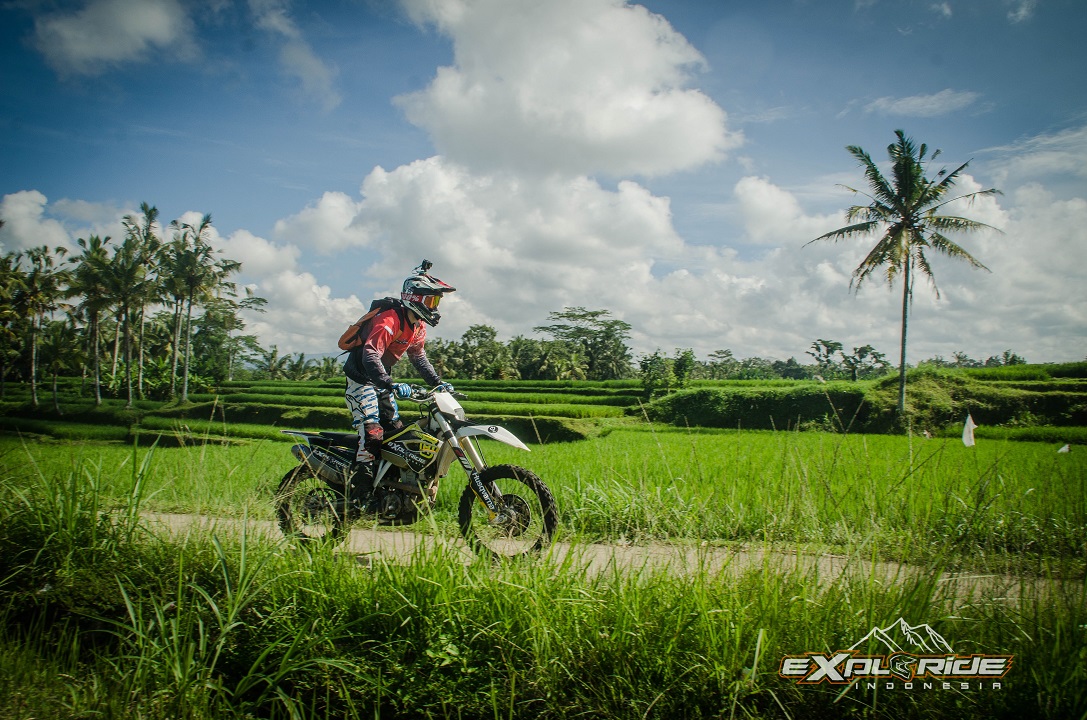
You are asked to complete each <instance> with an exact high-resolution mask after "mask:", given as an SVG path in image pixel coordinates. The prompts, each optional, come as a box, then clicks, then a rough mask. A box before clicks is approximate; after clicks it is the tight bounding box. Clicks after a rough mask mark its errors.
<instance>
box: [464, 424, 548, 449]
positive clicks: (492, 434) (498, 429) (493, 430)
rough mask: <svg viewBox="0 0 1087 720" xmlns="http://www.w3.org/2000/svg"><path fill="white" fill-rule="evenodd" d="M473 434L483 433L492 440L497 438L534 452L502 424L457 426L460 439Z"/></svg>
mask: <svg viewBox="0 0 1087 720" xmlns="http://www.w3.org/2000/svg"><path fill="white" fill-rule="evenodd" d="M471 435H482V436H483V437H488V438H491V439H492V440H497V441H499V442H504V443H506V444H507V445H512V446H514V447H515V448H520V449H521V450H527V451H528V452H532V451H531V450H529V449H528V446H527V445H525V444H524V443H523V442H521V441H520V440H519V439H518V438H517V436H516V435H514V434H513V433H511V432H510V431H509V430H507V429H506V428H504V427H502V426H501V425H462V426H461V427H459V428H457V438H458V439H459V438H462V437H469V436H471Z"/></svg>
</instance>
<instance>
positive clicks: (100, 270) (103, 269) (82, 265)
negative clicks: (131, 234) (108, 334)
mask: <svg viewBox="0 0 1087 720" xmlns="http://www.w3.org/2000/svg"><path fill="white" fill-rule="evenodd" d="M109 241H110V238H109V236H108V235H107V236H106V238H105V239H102V238H101V237H99V236H98V235H91V236H90V238H88V239H86V240H84V239H83V238H79V239H78V240H76V244H77V245H79V247H80V248H82V250H83V253H82V254H81V255H79V256H78V257H76V258H74V259H73V262H75V263H76V267H75V270H74V271H73V272H72V278H71V283H70V284H69V286H68V291H69V295H71V296H73V297H79V298H81V301H80V303H79V310H80V311H81V312H82V313H83V315H84V316H85V317H86V319H87V331H88V335H89V337H88V338H87V344H88V345H89V348H88V349H89V352H90V356H91V358H92V360H91V362H92V364H93V372H94V404H95V406H98V405H101V404H102V365H101V355H102V353H101V350H100V348H99V340H100V335H101V320H102V313H103V312H104V311H105V310H106V309H108V308H109V303H110V298H109V288H108V287H107V284H106V283H107V280H106V275H107V273H108V270H109V255H108V254H107V253H106V245H107V244H109Z"/></svg>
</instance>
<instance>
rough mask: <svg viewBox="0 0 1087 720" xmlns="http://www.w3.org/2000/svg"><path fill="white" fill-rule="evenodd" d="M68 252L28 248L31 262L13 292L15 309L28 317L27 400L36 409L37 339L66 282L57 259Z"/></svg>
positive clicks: (43, 246)
mask: <svg viewBox="0 0 1087 720" xmlns="http://www.w3.org/2000/svg"><path fill="white" fill-rule="evenodd" d="M66 252H67V251H66V250H65V249H64V248H63V247H58V248H56V249H54V250H50V249H49V248H48V247H47V246H45V245H42V246H40V247H35V248H30V249H29V250H27V251H26V257H27V259H28V260H30V269H29V270H28V271H27V273H26V275H25V277H24V279H23V284H22V286H21V287H20V288H19V289H18V290H17V291H16V294H15V306H16V308H19V309H21V310H23V311H24V312H25V314H26V316H28V317H29V318H30V399H31V401H32V402H33V404H34V407H35V408H36V407H38V340H39V337H40V334H41V329H42V326H43V324H44V322H45V318H46V315H48V314H49V313H52V312H53V311H54V310H56V309H57V307H58V303H59V301H60V298H61V297H62V295H63V288H64V285H65V284H66V283H67V281H68V271H67V270H64V269H61V268H59V267H58V264H59V263H58V262H57V260H58V259H59V258H61V257H63V256H64V255H65V253H66Z"/></svg>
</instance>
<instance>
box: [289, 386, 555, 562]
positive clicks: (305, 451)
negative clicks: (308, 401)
mask: <svg viewBox="0 0 1087 720" xmlns="http://www.w3.org/2000/svg"><path fill="white" fill-rule="evenodd" d="M411 390H412V396H411V399H413V400H415V401H416V402H418V403H419V409H420V411H421V412H422V417H421V418H420V419H419V420H418V421H417V422H415V423H411V424H408V425H407V426H405V427H404V428H403V429H402V430H399V431H396V432H392V433H387V434H386V437H385V439H384V441H383V442H382V445H381V455H380V457H379V458H378V459H377V466H376V470H375V472H374V485H373V488H372V489H371V492H370V494H369V498H368V500H367V502H366V504H365V507H364V508H362V509H357V508H354V507H353V506H352V504H351V503H350V502H349V501H348V499H347V497H346V487H347V480H348V477H349V473H350V471H351V464H352V462H353V461H354V458H355V453H356V451H357V449H358V444H359V436H358V433H343V432H305V431H301V430H284V431H283V432H284V433H286V434H288V435H293V436H296V437H299V438H302V439H303V440H304V441H305V444H298V445H294V446H293V447H292V448H291V452H292V454H294V456H295V457H296V458H297V459H298V460H299V462H300V464H299V465H298V466H297V467H295V468H293V469H292V470H290V471H289V472H288V473H287V474H286V475H284V476H283V479H282V480H281V481H280V483H279V490H278V492H277V494H276V515H277V518H278V520H279V527H280V529H281V530H282V531H283V533H284V535H286V536H287V537H288V538H290V539H294V540H301V541H312V540H329V541H338V540H340V539H341V538H342V537H343V535H344V533H345V531H346V530H347V529H349V527H350V525H351V523H352V522H353V521H355V520H357V519H359V518H370V519H376V520H377V522H378V524H381V525H410V524H411V523H414V522H416V521H417V520H419V519H420V518H421V517H423V516H424V515H426V514H427V513H429V512H430V510H431V508H432V507H433V506H434V502H435V498H436V497H437V494H438V485H439V482H440V480H441V479H442V478H444V477H445V476H446V474H447V473H448V472H449V468H450V467H451V466H452V464H453V461H454V460H456V461H457V462H458V464H459V465H460V466H461V468H463V470H464V472H465V473H466V474H467V476H468V484H467V487H465V488H464V492H463V493H461V496H460V506H459V508H458V520H459V524H460V531H461V534H462V535H463V536H464V539H465V540H466V541H467V542H468V545H469V546H470V547H472V549H473V550H475V551H477V552H479V553H481V554H485V555H497V556H505V557H513V556H518V555H525V554H528V553H533V552H538V551H540V550H542V549H544V548H546V547H548V546H549V545H550V544H551V539H552V535H553V534H554V532H555V525H556V523H557V521H558V513H557V511H556V509H555V500H554V498H553V496H552V494H551V490H550V489H548V487H547V485H545V484H544V483H543V481H542V480H540V478H538V477H536V475H535V474H533V473H532V472H530V471H529V470H526V469H525V468H522V467H518V466H516V465H494V466H488V465H487V463H486V461H485V460H484V458H483V454H482V452H480V449H479V444H478V442H477V440H478V439H479V438H481V437H482V438H491V439H493V440H497V441H499V442H503V443H506V444H507V445H512V446H514V447H516V448H520V449H522V450H526V451H527V450H528V447H527V446H526V445H525V444H524V443H523V442H521V441H520V440H519V439H517V437H516V436H515V435H514V434H513V433H511V432H510V431H509V430H507V429H505V428H503V427H500V426H498V425H477V424H475V423H471V422H468V420H467V418H466V417H465V413H464V408H463V407H461V404H460V403H459V402H457V398H460V399H464V398H465V397H466V396H465V395H463V394H462V393H450V392H448V391H446V390H445V389H442V386H439V387H438V388H435V389H433V390H429V389H427V388H423V387H419V386H416V385H413V386H411Z"/></svg>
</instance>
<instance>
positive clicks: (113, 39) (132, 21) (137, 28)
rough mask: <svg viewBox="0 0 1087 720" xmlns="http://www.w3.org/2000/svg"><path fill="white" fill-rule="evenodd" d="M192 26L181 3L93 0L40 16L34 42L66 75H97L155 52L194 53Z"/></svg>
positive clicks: (55, 68)
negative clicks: (75, 9) (73, 10)
mask: <svg viewBox="0 0 1087 720" xmlns="http://www.w3.org/2000/svg"><path fill="white" fill-rule="evenodd" d="M191 28H192V23H191V21H190V19H189V16H188V14H187V12H186V10H185V8H184V7H183V6H182V4H181V3H180V2H179V1H178V0H91V1H90V2H88V3H87V4H86V5H84V6H83V7H82V8H81V9H80V10H78V11H75V12H63V11H58V12H54V13H50V14H48V15H44V16H41V17H39V18H37V20H36V21H35V23H34V43H35V45H36V47H37V48H38V50H39V51H41V53H42V54H43V55H44V56H45V59H46V61H47V62H48V63H49V64H50V66H52V67H53V69H54V70H56V71H57V72H58V73H61V74H63V75H67V74H71V75H94V74H98V73H101V72H103V71H104V70H107V69H109V68H111V67H114V66H117V65H120V64H122V63H125V62H130V61H135V60H143V59H146V58H147V57H148V55H149V54H150V53H151V52H152V51H153V50H159V51H163V50H170V51H171V52H173V53H174V54H175V55H176V54H178V53H180V54H182V55H189V54H191V53H192V52H193V44H192V42H191V40H190V37H191Z"/></svg>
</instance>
